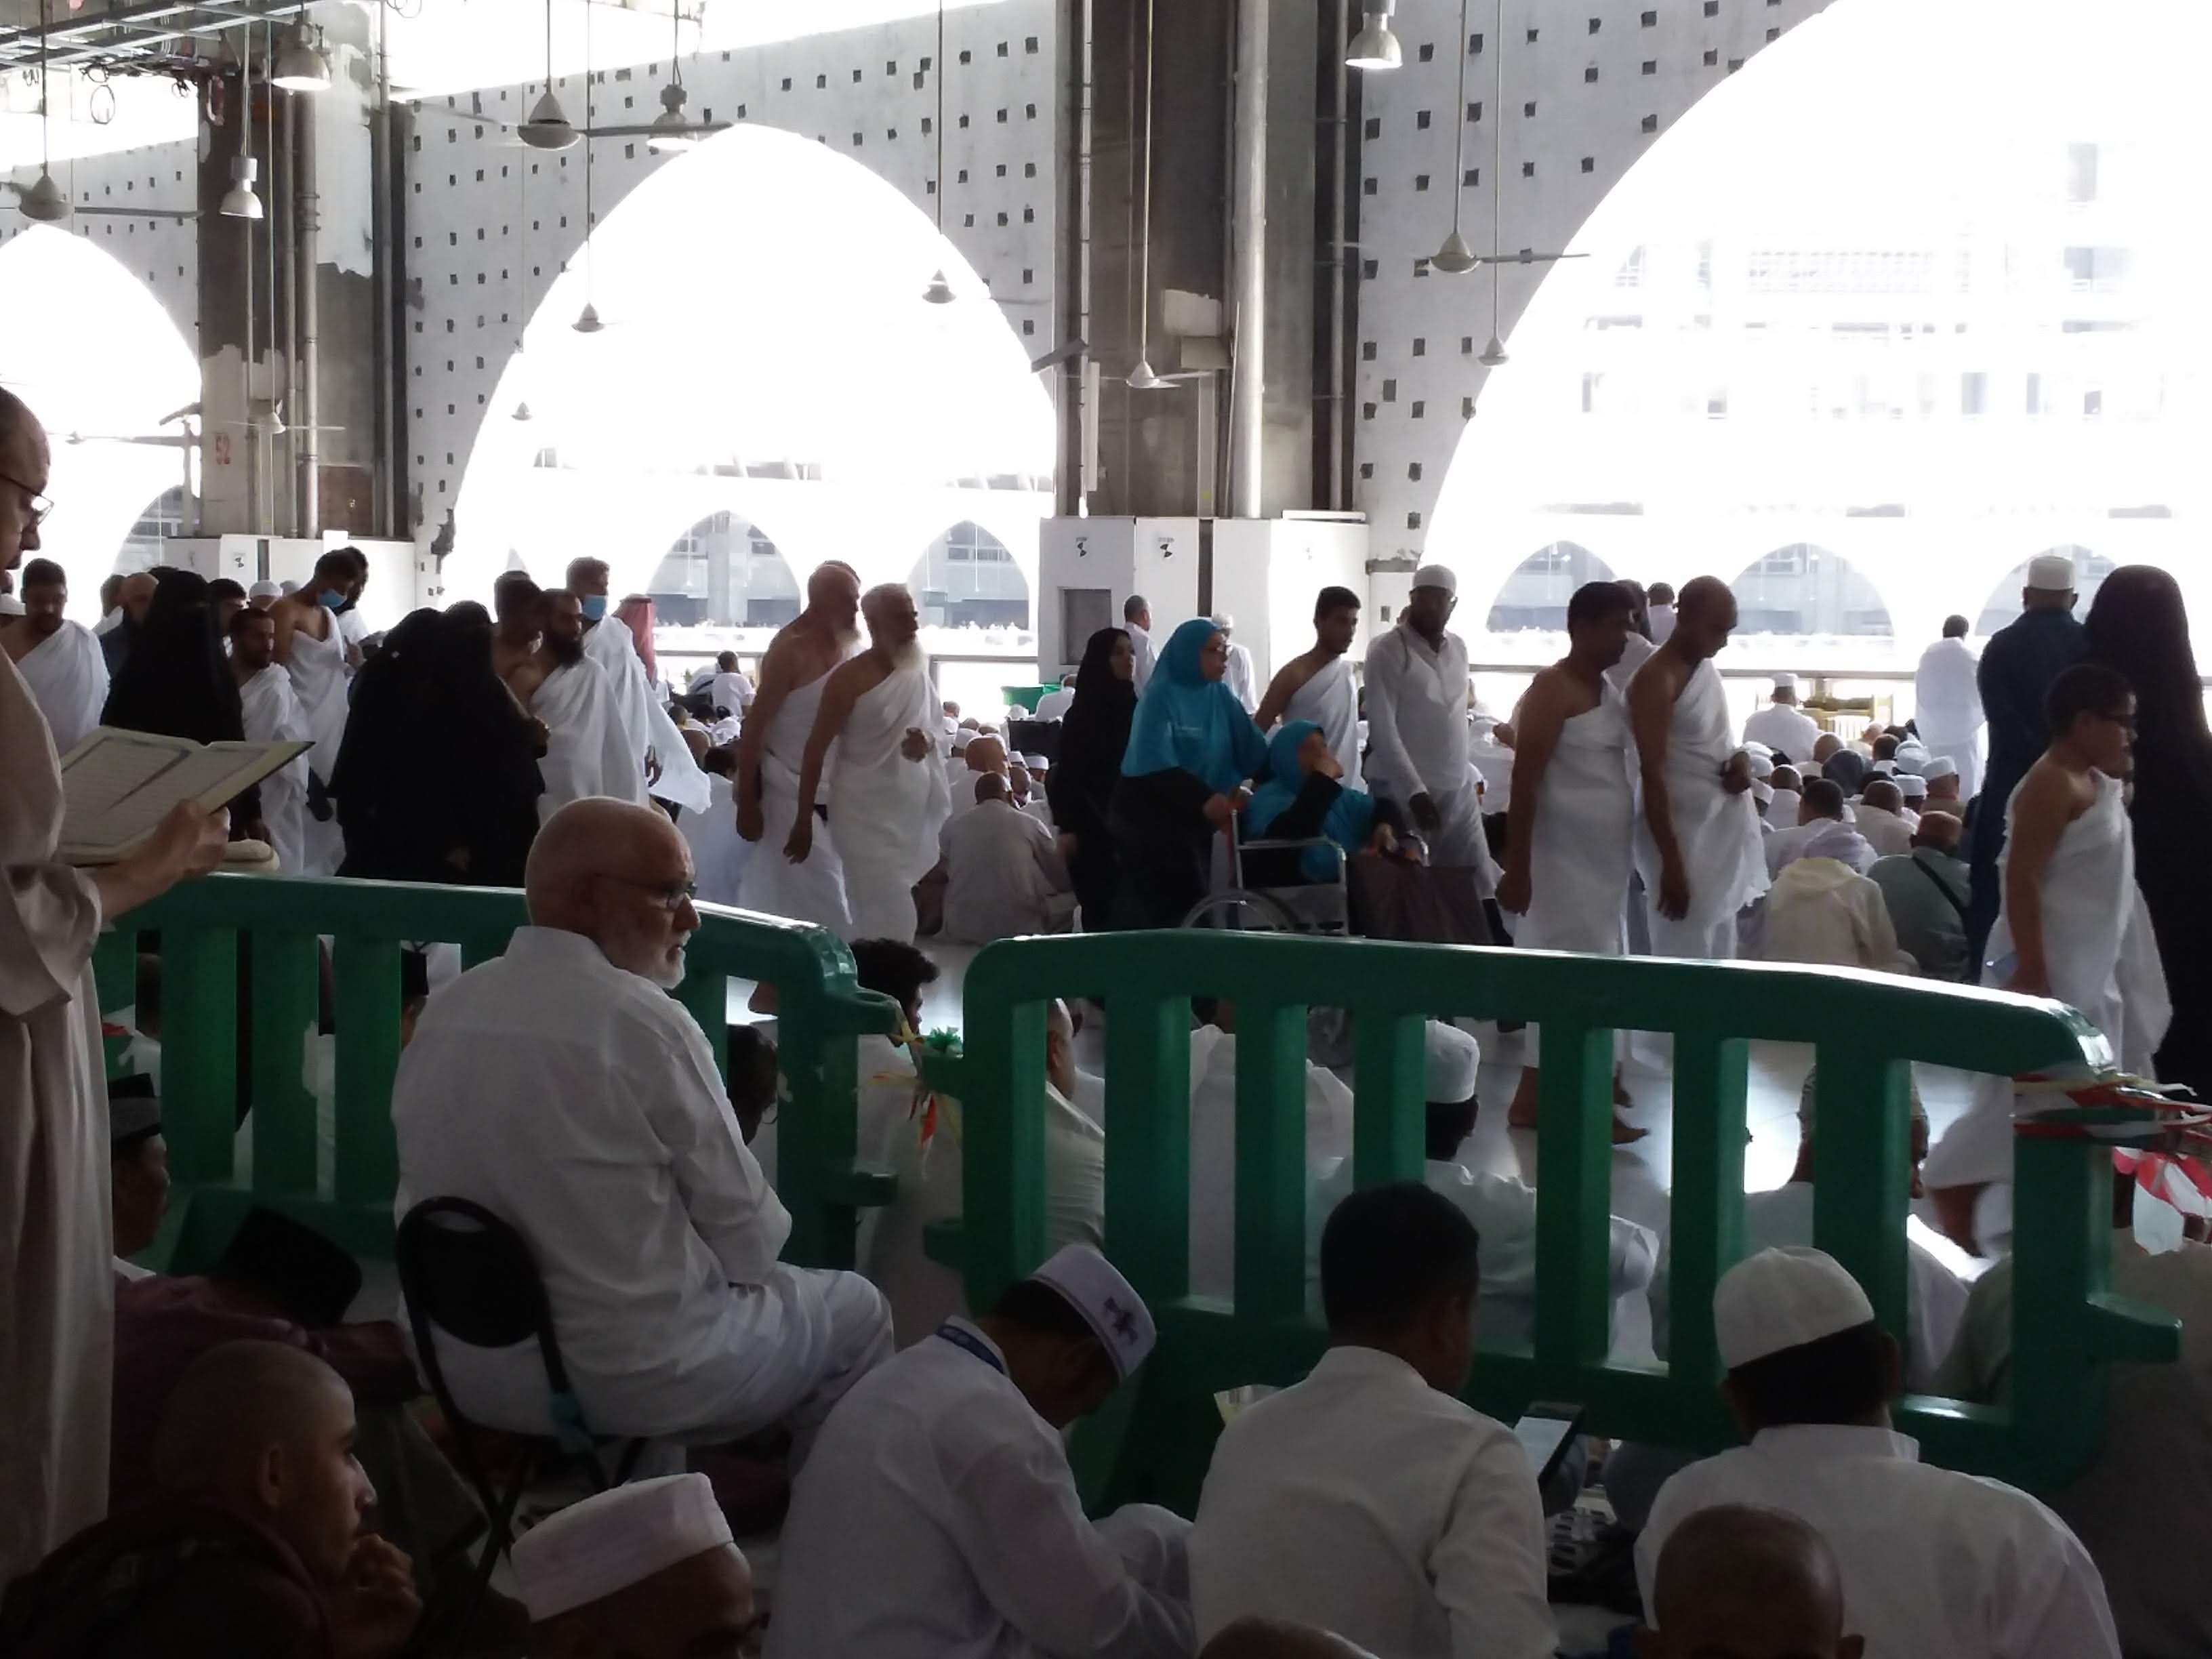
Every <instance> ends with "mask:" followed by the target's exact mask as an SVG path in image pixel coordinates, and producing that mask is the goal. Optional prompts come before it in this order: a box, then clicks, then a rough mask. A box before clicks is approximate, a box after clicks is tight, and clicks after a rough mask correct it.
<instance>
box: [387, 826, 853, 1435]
mask: <svg viewBox="0 0 2212 1659" xmlns="http://www.w3.org/2000/svg"><path fill="white" fill-rule="evenodd" d="M526 894H527V896H528V901H529V906H530V917H531V924H530V926H528V927H522V928H519V929H518V930H516V932H515V933H514V936H513V939H510V940H509V941H508V944H507V951H506V952H505V954H504V955H502V956H500V957H495V958H494V959H493V960H491V961H489V962H487V963H482V964H480V965H479V966H477V967H475V968H472V969H469V971H468V972H466V973H465V974H463V975H461V976H460V977H459V979H458V980H455V981H453V983H452V984H450V985H448V986H447V987H445V988H444V989H442V990H441V991H440V992H439V993H438V994H437V995H436V996H435V998H433V999H432V1000H431V1002H430V1004H429V1006H428V1007H427V1008H426V1009H425V1010H424V1011H423V1013H422V1018H421V1019H420V1020H419V1022H418V1023H417V1024H416V1028H415V1036H414V1040H413V1041H412V1042H410V1043H409V1045H408V1047H407V1050H406V1052H405V1054H404V1055H403V1056H402V1057H401V1060H400V1064H399V1074H398V1079H397V1081H396V1082H395V1083H394V1085H393V1088H392V1126H393V1127H394V1129H395V1130H396V1131H397V1133H398V1142H399V1197H398V1201H397V1210H398V1213H399V1214H401V1215H404V1214H405V1213H406V1212H407V1210H408V1209H409V1207H410V1206H411V1205H412V1204H414V1203H415V1202H416V1200H421V1199H426V1198H434V1197H437V1198H446V1197H451V1198H465V1199H470V1200H474V1201H475V1202H477V1203H478V1204H481V1205H483V1206H485V1207H486V1208H488V1209H489V1210H491V1211H493V1212H495V1213H496V1214H498V1215H500V1216H501V1217H502V1218H505V1219H506V1220H507V1222H508V1223H509V1224H510V1225H513V1227H514V1228H515V1229H516V1230H517V1231H519V1232H520V1233H521V1235H522V1236H523V1237H524V1238H525V1240H526V1241H527V1242H528V1243H529V1245H530V1247H531V1249H532V1253H533V1254H534V1255H536V1257H537V1259H538V1267H539V1270H540V1272H541V1273H543V1275H544V1281H545V1291H546V1296H547V1298H548V1300H549V1301H550V1304H551V1306H552V1310H553V1316H554V1319H555V1321H556V1323H557V1324H558V1326H559V1327H560V1333H561V1346H562V1358H564V1359H565V1360H566V1361H567V1364H568V1376H569V1379H570V1382H571V1383H572V1384H573V1385H574V1389H575V1391H576V1395H577V1396H578V1398H579V1400H580V1401H581V1403H582V1406H583V1410H584V1416H585V1419H586V1421H587V1422H589V1423H590V1424H591V1425H592V1429H593V1430H594V1431H597V1432H599V1433H601V1434H616V1435H648V1436H652V1437H657V1438H667V1439H674V1440H678V1441H681V1442H684V1443H687V1444H720V1443H725V1442H727V1441H730V1440H734V1439H738V1438H742V1437H744V1436H746V1435H750V1434H753V1433H756V1432H757V1431H760V1430H762V1429H764V1428H767V1427H769V1426H770V1425H775V1424H784V1425H788V1426H789V1427H790V1429H791V1431H792V1432H793V1455H794V1457H803V1456H804V1455H805V1449H806V1446H807V1444H808V1443H809V1441H810V1440H811V1437H812V1432H813V1431H814V1430H815V1429H816V1428H817V1427H818V1426H819V1425H820V1424H821V1421H822V1419H823V1417H825V1416H826V1415H827V1414H828V1413H829V1407H831V1406H832V1405H834V1404H835V1403H836V1401H837V1399H838V1397H839V1396H840V1395H842V1394H843V1393H844V1391H845V1390H846V1389H848V1388H850V1387H851V1386H852V1385H853V1383H854V1382H855V1381H856V1380H857V1379H858V1378H859V1377H860V1376H862V1375H863V1374H865V1373H866V1371H867V1370H868V1369H869V1368H870V1367H871V1366H872V1365H875V1364H878V1363H879V1362H880V1361H881V1360H882V1359H883V1358H884V1356H885V1355H886V1354H888V1353H889V1352H890V1318H889V1316H888V1314H887V1313H886V1310H885V1309H884V1299H883V1297H881V1296H880V1295H879V1294H878V1292H877V1291H876V1290H875V1289H874V1287H873V1286H872V1285H869V1284H868V1283H867V1281H866V1280H865V1279H861V1278H860V1277H859V1276H858V1275H857V1274H854V1273H820V1272H814V1271H810V1270H805V1269H800V1268H793V1267H785V1266H782V1265H781V1264H780V1263H778V1261H776V1255H777V1252H778V1251H780V1250H781V1249H782V1248H783V1243H784V1240H785V1238H786V1237H787V1236H788V1234H789V1233H790V1231H791V1218H790V1217H789V1216H788V1215H787V1213H785V1211H784V1208H783V1206H782V1205H781V1203H779V1202H778V1201H777V1200H776V1196H775V1193H774V1192H772V1191H770V1190H769V1186H768V1183H767V1182H766V1181H765V1180H764V1179H763V1176H762V1175H761V1171H760V1167H759V1165H758V1164H756V1163H755V1162H754V1159H753V1157H752V1154H751V1153H750V1152H749V1151H747V1149H746V1148H745V1146H744V1143H743V1142H742V1141H741V1140H740V1139H738V1127H737V1124H736V1121H735V1120H734V1118H733V1117H732V1114H731V1111H730V1108H729V1105H728V1103H727V1099H726V1093H725V1091H724V1088H723V1085H722V1081H721V1079H720V1077H718V1076H717V1075H716V1073H715V1069H714V1055H713V1053H712V1051H711V1050H710V1049H709V1048H708V1046H707V1040H706V1038H705V1036H703V1035H702V1033H701V1032H700V1030H699V1027H698V1025H697V1024H696V1022H695V1021H694V1020H693V1018H691V1015H690V1012H688V1011H687V1010H686V1009H685V1008H684V1006H683V1004H681V1003H680V1002H678V1001H677V1000H675V999H674V998H672V997H671V996H669V995H668V994H667V992H669V991H670V990H671V989H673V988H674V987H675V986H676V985H677V983H678V981H680V980H681V979H682V978H683V975H684V945H685V942H686V941H687V939H689V937H690V934H691V933H693V932H694V931H695V930H696V928H697V927H698V926H699V919H698V913H697V912H696V910H695V909H694V908H692V903H691V859H690V853H689V852H688V851H687V850H686V848H685V847H684V838H683V837H682V836H679V835H678V834H677V833H676V829H675V826H674V825H673V824H671V823H669V822H668V820H667V819H666V817H664V816H662V815H661V814H660V813H659V812H658V811H654V810H653V809H652V808H650V807H644V806H634V805H629V804H627V803H623V802H617V801H608V800H584V801H575V802H572V803H571V804H570V805H568V806H566V807H564V808H563V809H562V811H559V812H556V814H554V816H553V817H552V818H551V819H550V821H549V822H548V823H546V825H545V827H544V829H541V830H540V831H539V832H538V839H537V841H536V842H535V843H534V844H533V845H532V848H531V849H530V863H529V868H528V872H527V874H526ZM457 1103H460V1104H464V1105H465V1108H466V1109H457ZM439 1355H440V1358H441V1363H442V1364H443V1365H444V1367H445V1371H446V1376H447V1381H448V1382H449V1383H451V1384H452V1386H453V1390H454V1393H455V1394H456V1395H457V1396H458V1397H459V1401H460V1402H461V1405H462V1407H463V1409H464V1410H465V1411H466V1412H467V1413H469V1415H470V1416H471V1417H472V1418H475V1419H477V1420H479V1421H481V1422H484V1423H487V1424H489V1425H494V1426H495V1427H499V1428H503V1429H507V1430H511V1431H521V1432H532V1433H539V1434H543V1433H545V1432H548V1431H549V1429H550V1415H549V1412H548V1407H547V1400H546V1387H545V1377H544V1365H543V1364H542V1363H541V1361H540V1360H539V1358H538V1353H537V1351H536V1350H535V1349H534V1348H532V1347H530V1346H528V1345H527V1344H525V1345H523V1346H520V1347H517V1348H511V1349H498V1350H485V1349H476V1348H465V1347H463V1346H459V1345H458V1344H455V1343H453V1342H449V1341H442V1340H441V1342H440V1344H439Z"/></svg>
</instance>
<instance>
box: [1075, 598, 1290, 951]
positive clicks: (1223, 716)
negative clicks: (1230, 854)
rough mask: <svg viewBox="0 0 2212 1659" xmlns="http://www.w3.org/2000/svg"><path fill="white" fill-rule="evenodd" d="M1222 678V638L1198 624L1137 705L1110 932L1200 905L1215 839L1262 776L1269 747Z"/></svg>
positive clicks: (1120, 787) (1124, 780)
mask: <svg viewBox="0 0 2212 1659" xmlns="http://www.w3.org/2000/svg"><path fill="white" fill-rule="evenodd" d="M1228 669H1229V640H1228V636H1227V635H1225V634H1224V633H1223V632H1222V631H1221V630H1220V629H1218V628H1216V627H1215V626H1214V625H1213V623H1211V622H1210V621H1208V620H1207V619H1206V617H1192V618H1191V620H1190V621H1188V622H1187V623H1183V624H1182V627H1180V628H1178V629H1176V631H1175V632H1174V633H1173V634H1172V635H1170V636H1169V638H1168V642H1167V645H1166V647H1165V648H1164V649H1163V650H1162V651H1161V653H1160V655H1159V662H1158V666H1157V667H1155V668H1154V670H1153V671H1152V678H1151V679H1150V680H1149V681H1147V682H1146V685H1145V692H1144V696H1141V697H1139V699H1138V700H1137V713H1136V718H1135V719H1134V720H1132V721H1131V723H1130V727H1129V746H1128V749H1127V751H1126V752H1125V753H1124V754H1123V755H1122V757H1121V781H1120V782H1119V783H1118V784H1116V785H1115V789H1114V801H1113V805H1112V807H1111V808H1110V810H1109V830H1110V832H1111V834H1112V836H1113V837H1114V847H1115V854H1116V855H1117V856H1118V857H1119V858H1120V860H1121V886H1120V890H1119V894H1118V915H1117V919H1116V924H1115V925H1116V926H1119V927H1180V926H1181V925H1182V919H1183V917H1184V916H1185V915H1188V914H1189V912H1190V910H1191V908H1193V907H1194V905H1196V904H1197V902H1199V900H1200V899H1202V898H1204V897H1205V896H1206V885H1207V878H1208V876H1209V874H1210V873H1211V872H1210V860H1211V856H1212V846H1213V837H1214V836H1215V835H1216V834H1217V833H1218V832H1219V831H1221V830H1223V829H1226V828H1227V826H1228V824H1229V822H1230V820H1231V818H1233V817H1235V816H1236V815H1237V813H1238V812H1239V811H1243V808H1244V805H1245V804H1246V803H1247V802H1249V800H1250V799H1251V798H1252V797H1251V792H1250V791H1249V790H1248V789H1246V788H1245V787H1244V783H1245V781H1246V780H1247V779H1249V778H1251V777H1254V776H1256V775H1258V774H1259V773H1261V771H1263V770H1265V769H1266V768H1267V739H1266V738H1263V737H1261V735H1260V728H1259V727H1258V726H1255V725H1254V724H1253V723H1252V717H1251V715H1249V714H1247V713H1245V712H1244V705H1243V703H1241V702H1238V701H1237V694H1236V693H1235V692H1234V691H1231V690H1230V689H1229V687H1228V686H1227V685H1226V684H1224V683H1223V681H1222V676H1223V675H1224V674H1225V673H1226V672H1227V671H1228ZM1076 687H1077V690H1081V689H1082V681H1081V680H1080V679H1078V680H1077V682H1076Z"/></svg>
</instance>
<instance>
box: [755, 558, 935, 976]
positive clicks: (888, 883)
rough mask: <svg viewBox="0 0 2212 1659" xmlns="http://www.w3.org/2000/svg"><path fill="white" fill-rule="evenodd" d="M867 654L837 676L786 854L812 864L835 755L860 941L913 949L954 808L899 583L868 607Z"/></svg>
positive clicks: (850, 898)
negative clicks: (926, 888)
mask: <svg viewBox="0 0 2212 1659" xmlns="http://www.w3.org/2000/svg"><path fill="white" fill-rule="evenodd" d="M860 614H861V615H862V616H863V617H866V619H867V624H868V648H867V649H866V650H865V651H863V652H861V653H860V655H859V656H857V657H853V658H849V659H847V660H846V661H844V662H842V663H840V664H839V665H837V666H836V668H835V669H833V670H831V671H830V673H829V683H828V684H827V685H826V686H825V687H824V688H823V693H822V704H821V707H820V708H817V709H816V710H815V714H814V728H813V730H812V731H811V732H809V733H808V735H807V738H806V751H805V758H804V759H803V760H802V761H801V762H800V763H799V796H798V803H799V804H798V808H797V811H796V812H795V813H794V815H793V818H792V823H791V834H790V835H789V836H787V838H786V839H785V841H784V845H783V853H784V856H785V857H786V858H787V859H789V860H791V861H792V862H793V864H804V863H805V861H806V859H807V856H808V854H810V853H811V851H812V850H813V846H814V797H815V794H816V792H817V790H819V789H820V787H821V785H822V771H823V766H824V764H825V763H827V762H828V760H829V750H830V747H831V745H832V744H835V745H836V750H837V771H836V781H835V783H834V784H833V785H832V786H831V791H830V793H831V795H832V798H833V799H834V801H835V805H834V806H833V807H832V809H831V813H832V817H834V818H835V820H836V829H837V851H838V854H839V855H840V856H841V857H842V859H843V860H844V865H845V900H846V903H847V904H848V907H849V908H850V910H851V914H852V927H853V937H854V939H897V940H898V941H900V942H901V943H902V944H905V945H911V944H913V943H914V929H915V909H914V884H915V883H916V882H917V881H920V880H921V878H922V877H924V876H925V875H927V874H928V873H929V871H930V867H931V866H933V865H934V864H935V863H936V862H937V831H938V829H939V826H941V825H942V824H943V823H944V822H945V815H946V814H947V813H948V812H950V811H951V810H952V809H951V791H950V789H949V787H948V786H947V785H946V782H945V768H944V767H943V766H941V765H939V763H938V757H937V739H936V738H935V737H934V736H933V735H932V734H933V732H934V731H935V730H936V726H937V706H938V704H937V692H936V690H935V689H934V688H933V687H932V686H931V684H930V683H929V659H927V657H925V656H923V655H922V653H921V646H920V645H918V644H916V643H915V636H916V635H918V634H920V633H921V617H919V616H918V615H917V614H916V612H915V606H914V595H913V594H911V593H909V592H907V590H906V588H905V586H903V585H902V584H901V583H898V582H885V583H884V584H883V585H881V586H877V587H872V588H870V589H869V590H868V591H867V592H866V595H865V596H863V598H862V599H861V600H860Z"/></svg>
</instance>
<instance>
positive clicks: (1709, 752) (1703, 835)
mask: <svg viewBox="0 0 2212 1659" xmlns="http://www.w3.org/2000/svg"><path fill="white" fill-rule="evenodd" d="M1735 752H1736V746H1735V738H1734V737H1733V735H1732V734H1731V729H1730V722H1729V708H1728V692H1727V690H1725V689H1724V688H1723V686H1722V684H1721V677H1720V671H1719V670H1718V669H1717V668H1715V667H1714V666H1713V665H1712V660H1711V659H1710V658H1708V659H1706V660H1705V661H1704V662H1701V663H1699V665H1697V667H1696V668H1695V669H1693V670H1692V671H1691V674H1690V678H1689V682H1688V684H1686V685H1684V686H1683V688H1682V694H1681V696H1679V697H1677V698H1675V699H1674V709H1673V712H1672V714H1670V715H1669V717H1668V727H1667V754H1666V758H1665V761H1664V762H1663V765H1664V768H1665V771H1666V777H1667V793H1668V806H1669V808H1670V809H1671V810H1672V811H1673V813H1674V841H1675V845H1676V846H1677V848H1679V849H1680V853H1681V857H1682V865H1683V868H1684V870H1685V872H1686V873H1687V875H1688V878H1689V883H1690V908H1689V913H1688V914H1687V915H1685V916H1684V917H1682V919H1681V920H1680V921H1674V920H1671V919H1670V918H1668V917H1666V916H1663V915H1661V914H1660V913H1659V849H1658V846H1657V844H1656V842H1654V841H1653V840H1652V838H1651V829H1650V824H1649V823H1647V822H1645V821H1644V817H1643V815H1642V814H1640V813H1639V814H1638V819H1637V826H1636V863H1637V867H1638V870H1639V871H1640V872H1642V874H1643V877H1644V890H1645V892H1646V893H1647V894H1648V896H1649V897H1650V913H1651V953H1652V954H1653V955H1654V956H1661V957H1720V958H1726V957H1733V956H1735V953H1736V946H1735V915H1736V912H1737V911H1739V910H1741V908H1743V907H1744V906H1745V905H1747V904H1748V903H1750V902H1752V900H1753V899H1755V898H1757V897H1758V896H1759V894H1761V893H1763V892H1765V890H1766V884H1767V874H1766V864H1765V858H1764V856H1763V854H1762V848H1761V846H1760V842H1761V840H1762V837H1761V836H1760V834H1759V807H1758V805H1757V804H1756V803H1755V802H1754V801H1753V799H1752V798H1751V792H1750V791H1749V790H1748V789H1747V790H1745V791H1744V792H1743V793H1741V794H1733V795H1732V794H1730V793H1729V792H1728V791H1727V790H1726V789H1725V788H1723V787H1722V784H1721V772H1722V769H1723V768H1724V767H1725V766H1726V765H1727V764H1728V763H1729V757H1731V756H1732V755H1734V754H1735Z"/></svg>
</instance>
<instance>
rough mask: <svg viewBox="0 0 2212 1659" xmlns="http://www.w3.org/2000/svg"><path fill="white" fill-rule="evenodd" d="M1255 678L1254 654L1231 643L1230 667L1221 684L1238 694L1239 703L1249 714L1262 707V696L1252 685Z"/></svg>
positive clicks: (1222, 677)
mask: <svg viewBox="0 0 2212 1659" xmlns="http://www.w3.org/2000/svg"><path fill="white" fill-rule="evenodd" d="M1254 678H1255V677H1254V674H1253V671H1252V653H1250V652H1249V651H1248V650H1246V649H1245V648H1244V647H1243V646H1241V645H1239V644H1238V643H1237V641H1235V640H1231V641H1229V666H1228V668H1227V669H1226V670H1225V671H1224V672H1223V674H1222V676H1221V682H1222V684H1225V685H1226V686H1227V687H1228V688H1229V689H1230V690H1231V691H1234V692H1235V693H1236V694H1237V702H1241V703H1243V705H1244V712H1245V713H1246V714H1250V713H1251V712H1252V711H1253V710H1254V709H1255V708H1259V706H1260V694H1259V691H1258V690H1256V689H1255V687H1254V685H1253V683H1252V682H1253V679H1254Z"/></svg>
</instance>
